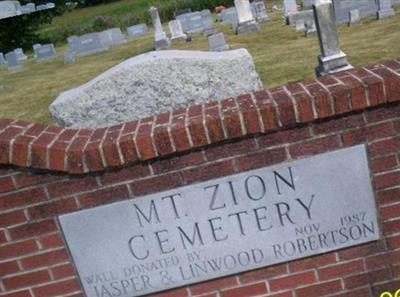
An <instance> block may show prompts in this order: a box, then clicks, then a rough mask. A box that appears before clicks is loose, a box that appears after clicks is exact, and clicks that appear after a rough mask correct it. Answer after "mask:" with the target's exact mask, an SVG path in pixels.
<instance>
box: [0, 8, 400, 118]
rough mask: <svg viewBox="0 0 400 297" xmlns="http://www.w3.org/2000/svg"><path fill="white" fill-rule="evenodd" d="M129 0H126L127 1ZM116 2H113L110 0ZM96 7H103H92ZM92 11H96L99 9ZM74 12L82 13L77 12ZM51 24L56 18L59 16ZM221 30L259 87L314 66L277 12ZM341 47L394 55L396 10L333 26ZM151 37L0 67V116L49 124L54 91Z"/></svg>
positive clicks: (313, 51)
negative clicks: (247, 26) (257, 26)
mask: <svg viewBox="0 0 400 297" xmlns="http://www.w3.org/2000/svg"><path fill="white" fill-rule="evenodd" d="M133 1H135V0H127V2H133ZM114 5H117V3H114ZM92 9H93V10H94V9H96V10H98V11H100V10H101V9H104V7H102V6H99V7H95V8H92ZM98 11H97V12H96V13H94V14H95V15H98V14H99V12H98ZM76 13H77V14H79V13H82V12H80V11H79V10H77V12H76ZM57 22H62V20H61V19H59V20H57ZM216 26H217V28H218V29H219V30H220V31H222V32H224V33H225V37H226V40H227V42H228V43H229V44H230V46H231V48H241V47H245V48H247V49H248V50H249V52H250V53H251V55H252V56H253V58H254V61H255V64H256V68H257V71H258V73H259V75H260V77H261V80H262V82H263V84H264V86H265V87H267V88H269V87H273V86H276V85H280V84H284V83H287V82H290V81H296V80H303V79H308V78H313V77H314V67H315V66H316V64H317V56H318V54H319V47H318V40H317V36H313V37H310V38H305V37H304V36H303V34H302V33H297V32H295V30H294V28H292V27H289V26H285V25H284V24H283V20H282V15H281V14H279V13H275V14H273V20H272V21H270V22H266V23H263V24H262V25H261V32H259V33H250V34H245V35H239V36H236V35H235V34H234V33H233V31H232V30H231V28H230V26H228V25H226V24H219V23H218V24H216ZM339 36H340V41H341V48H342V50H343V51H344V52H345V53H346V54H347V55H348V57H349V61H350V63H351V64H353V65H354V66H363V65H366V64H369V63H374V62H377V61H379V60H383V59H391V58H399V57H400V10H399V9H397V15H396V16H395V17H392V18H388V19H385V20H381V21H376V20H375V19H374V18H367V19H364V20H363V21H362V24H359V25H356V26H353V27H350V28H349V27H347V26H345V25H341V26H339ZM193 39H194V41H193V42H191V43H185V42H183V41H178V42H176V43H174V44H173V45H172V47H171V49H187V50H207V49H208V42H207V39H206V38H205V37H204V36H203V34H201V33H199V34H195V35H194V36H193ZM152 46H153V35H152V34H149V35H147V36H145V37H141V38H139V39H131V40H129V42H128V43H127V44H125V45H121V46H115V47H113V48H112V49H111V50H110V51H108V52H104V53H98V54H95V55H92V56H87V57H82V58H79V59H78V60H77V61H76V62H75V63H74V64H71V65H65V64H64V59H63V55H62V53H63V52H64V51H65V49H66V46H62V47H58V48H57V51H58V53H60V56H59V57H58V58H56V59H54V60H51V61H47V62H42V63H37V62H35V61H34V60H33V59H30V60H28V61H27V62H26V63H25V64H24V66H23V69H22V70H20V71H16V72H12V71H7V70H5V69H2V70H0V84H2V85H3V86H4V90H3V91H0V118H19V119H25V120H31V121H34V122H41V123H49V122H51V119H50V116H49V113H48V105H49V104H50V103H51V102H52V101H53V100H54V99H55V98H56V97H57V95H58V94H59V93H60V92H62V91H64V90H68V89H70V88H73V87H76V86H79V85H81V84H83V83H85V82H87V81H89V80H91V79H92V78H94V77H95V76H97V75H99V74H100V73H102V72H103V71H105V70H106V69H108V68H110V67H111V66H113V65H116V64H118V63H120V62H122V61H124V60H125V59H127V58H130V57H133V56H135V55H137V54H140V53H143V52H147V51H149V50H151V49H152Z"/></svg>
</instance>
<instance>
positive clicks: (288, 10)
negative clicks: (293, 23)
mask: <svg viewBox="0 0 400 297" xmlns="http://www.w3.org/2000/svg"><path fill="white" fill-rule="evenodd" d="M283 9H284V15H285V16H289V15H291V14H295V13H297V12H298V9H297V3H296V0H283Z"/></svg>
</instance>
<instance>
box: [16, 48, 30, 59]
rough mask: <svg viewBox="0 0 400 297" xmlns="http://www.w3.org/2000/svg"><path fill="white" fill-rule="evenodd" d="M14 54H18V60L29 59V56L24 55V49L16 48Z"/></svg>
mask: <svg viewBox="0 0 400 297" xmlns="http://www.w3.org/2000/svg"><path fill="white" fill-rule="evenodd" d="M14 53H16V54H17V57H18V59H19V60H21V61H22V60H26V59H28V56H26V55H25V54H24V51H23V50H22V48H20V47H19V48H16V49H14Z"/></svg>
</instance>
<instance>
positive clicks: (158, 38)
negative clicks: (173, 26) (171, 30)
mask: <svg viewBox="0 0 400 297" xmlns="http://www.w3.org/2000/svg"><path fill="white" fill-rule="evenodd" d="M149 13H150V16H151V20H152V22H153V26H154V30H155V32H154V44H155V46H154V47H155V49H156V50H161V49H164V48H167V47H169V45H170V44H171V42H170V40H169V39H168V37H167V34H165V32H164V29H163V27H162V25H161V20H160V16H159V15H158V10H157V8H156V7H154V6H152V7H150V9H149Z"/></svg>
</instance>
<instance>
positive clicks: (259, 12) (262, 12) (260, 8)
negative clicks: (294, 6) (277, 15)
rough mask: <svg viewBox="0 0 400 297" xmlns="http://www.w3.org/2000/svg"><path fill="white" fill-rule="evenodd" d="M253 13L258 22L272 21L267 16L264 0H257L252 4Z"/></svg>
mask: <svg viewBox="0 0 400 297" xmlns="http://www.w3.org/2000/svg"><path fill="white" fill-rule="evenodd" d="M251 8H252V12H253V15H254V18H255V19H256V21H257V22H265V21H269V20H271V17H270V16H269V15H268V14H267V8H266V7H265V3H264V0H257V1H254V2H252V3H251Z"/></svg>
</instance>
